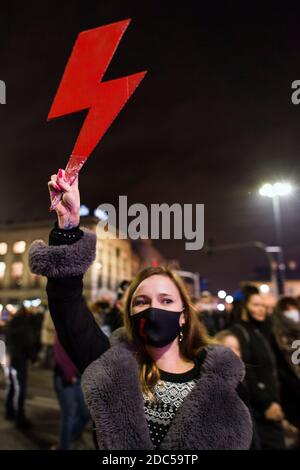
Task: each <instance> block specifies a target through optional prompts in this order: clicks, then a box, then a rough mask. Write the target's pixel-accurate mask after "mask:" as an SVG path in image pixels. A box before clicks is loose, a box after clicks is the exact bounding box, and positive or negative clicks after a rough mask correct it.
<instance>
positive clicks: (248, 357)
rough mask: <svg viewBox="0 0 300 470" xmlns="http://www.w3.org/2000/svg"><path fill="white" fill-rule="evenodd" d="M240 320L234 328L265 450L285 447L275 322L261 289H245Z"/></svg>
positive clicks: (252, 406)
mask: <svg viewBox="0 0 300 470" xmlns="http://www.w3.org/2000/svg"><path fill="white" fill-rule="evenodd" d="M242 293H243V296H244V298H243V300H241V301H240V305H239V306H240V312H239V318H240V319H239V321H238V322H237V323H236V324H235V325H233V326H232V327H231V331H232V332H233V333H234V334H235V335H236V336H237V337H238V339H239V343H240V345H241V352H242V359H243V361H244V363H245V364H246V383H247V386H248V390H249V399H250V404H251V408H252V410H253V413H254V418H255V421H256V426H257V430H258V434H259V438H260V442H261V448H262V449H284V448H285V444H284V438H283V429H282V421H283V418H284V414H283V410H282V407H281V404H280V393H279V382H278V376H277V367H276V359H275V355H274V353H273V350H272V348H271V344H270V342H271V338H272V325H271V321H270V318H269V317H267V310H266V307H265V304H264V302H263V299H262V297H261V295H260V294H259V291H258V289H257V288H256V287H254V286H245V287H244V288H243V292H242Z"/></svg>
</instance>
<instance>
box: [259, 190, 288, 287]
mask: <svg viewBox="0 0 300 470" xmlns="http://www.w3.org/2000/svg"><path fill="white" fill-rule="evenodd" d="M292 190H293V188H292V185H291V184H290V183H286V182H277V183H273V184H271V183H266V184H264V185H263V186H262V187H261V188H260V190H259V194H260V195H261V196H264V197H269V198H271V199H272V203H273V214H274V221H275V230H276V241H277V245H278V248H279V250H278V270H277V273H278V294H283V293H284V281H285V263H284V256H283V248H282V225H281V213H280V197H282V196H288V195H290V194H291V192H292Z"/></svg>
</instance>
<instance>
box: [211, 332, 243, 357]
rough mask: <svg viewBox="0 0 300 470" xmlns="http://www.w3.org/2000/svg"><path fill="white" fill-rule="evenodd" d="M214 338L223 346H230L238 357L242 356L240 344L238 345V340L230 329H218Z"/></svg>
mask: <svg viewBox="0 0 300 470" xmlns="http://www.w3.org/2000/svg"><path fill="white" fill-rule="evenodd" d="M215 340H216V341H217V342H218V343H220V344H223V346H226V347H227V348H230V349H231V351H233V352H234V353H235V354H236V355H237V356H238V357H242V354H241V346H240V343H239V340H238V338H237V337H236V336H235V335H234V334H233V333H232V331H230V330H223V331H220V332H219V333H217V334H216V335H215Z"/></svg>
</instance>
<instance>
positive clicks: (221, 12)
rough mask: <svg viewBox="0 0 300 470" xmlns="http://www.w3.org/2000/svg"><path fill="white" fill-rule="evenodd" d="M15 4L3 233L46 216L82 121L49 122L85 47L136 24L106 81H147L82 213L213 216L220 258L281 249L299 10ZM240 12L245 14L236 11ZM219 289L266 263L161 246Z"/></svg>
mask: <svg viewBox="0 0 300 470" xmlns="http://www.w3.org/2000/svg"><path fill="white" fill-rule="evenodd" d="M261 3H262V2H257V3H255V2H251V3H248V5H247V6H246V5H245V3H244V2H243V3H242V2H235V3H233V2H225V1H224V2H222V1H219V2H210V5H209V6H207V5H205V4H204V2H200V1H199V0H198V1H186V2H180V3H178V5H181V6H176V2H169V1H151V2H150V1H144V2H143V1H141V0H136V1H125V0H123V1H115V0H110V1H87V0H85V1H82V2H77V3H76V4H75V6H74V5H73V2H62V1H61V2H57V3H56V2H54V1H53V2H40V3H39V5H40V6H39V7H38V6H37V5H38V4H37V3H36V4H35V6H33V5H34V4H33V3H32V6H31V4H30V2H24V3H21V2H16V1H15V2H6V4H5V6H2V5H1V14H0V79H1V80H4V81H5V82H6V86H7V104H6V105H1V106H0V143H1V146H0V149H1V173H0V174H1V179H0V198H1V212H0V220H1V222H5V221H7V220H30V219H33V218H46V217H50V216H49V213H48V206H49V203H48V193H47V181H48V178H49V176H50V175H51V174H52V173H55V172H56V171H57V169H58V168H60V167H62V168H63V167H64V166H65V164H66V162H67V160H68V155H69V154H70V152H71V150H72V148H73V145H74V143H75V140H76V137H77V134H78V131H79V129H80V127H81V125H82V122H83V120H84V117H85V115H86V111H84V112H82V113H76V114H73V115H68V116H65V117H62V118H60V119H55V120H53V121H51V122H47V121H46V117H47V114H48V112H49V109H50V106H51V103H52V100H53V98H54V96H55V93H56V90H57V87H58V85H59V82H60V80H61V77H62V73H63V71H64V68H65V65H66V63H67V60H68V58H69V55H70V52H71V50H72V46H73V44H74V41H75V39H76V37H77V34H78V33H79V32H80V31H82V30H85V29H90V28H95V27H97V26H101V25H104V24H108V23H112V22H114V21H119V20H123V19H126V18H132V23H131V24H130V26H129V28H128V30H127V32H126V33H125V35H124V36H123V39H122V41H121V43H120V46H119V48H118V50H117V52H116V54H115V56H114V58H113V61H112V63H111V65H110V67H109V70H108V71H107V73H106V75H105V80H108V79H112V78H117V77H120V76H124V75H127V74H131V73H135V72H139V71H142V70H145V69H147V70H148V75H147V76H146V78H145V79H144V81H143V82H142V84H141V86H140V87H139V88H138V89H137V91H136V92H135V94H134V95H133V97H132V98H131V99H130V101H129V102H128V104H127V105H126V107H125V108H124V110H123V111H122V113H121V114H120V115H119V116H118V118H117V119H116V121H115V122H114V123H113V125H112V127H111V128H110V129H109V131H108V132H107V133H106V135H105V136H104V138H103V139H102V141H101V143H100V144H99V146H97V148H96V150H95V151H94V152H93V154H92V156H91V157H90V160H89V161H88V163H87V165H86V167H85V168H84V170H83V171H82V173H81V181H80V186H81V197H82V202H83V203H85V204H86V205H88V206H89V207H93V208H95V207H96V206H97V205H98V204H100V203H101V202H111V203H113V204H117V201H118V196H119V195H127V196H128V201H129V204H132V203H134V202H142V203H145V204H147V205H149V204H151V203H163V202H166V203H169V204H172V203H174V202H179V203H181V204H183V203H194V204H196V203H204V204H205V238H206V240H210V239H213V240H214V243H215V244H216V245H218V244H225V243H235V242H236V243H238V242H245V241H253V240H260V241H263V242H265V243H267V244H274V243H275V242H276V240H275V231H274V222H273V214H272V206H271V200H270V199H268V198H264V199H263V198H261V197H259V196H257V190H258V188H259V186H260V185H261V183H264V182H265V181H271V182H272V181H275V180H277V179H286V180H289V181H291V182H292V183H294V185H295V186H296V187H297V185H298V184H299V171H300V155H299V153H300V152H299V149H300V105H299V106H295V105H293V104H292V102H291V94H292V90H291V83H292V82H293V81H294V80H296V79H300V7H298V9H295V6H294V4H293V3H290V4H289V2H284V3H283V2H282V6H281V8H279V6H274V3H273V2H272V3H271V2H270V3H268V4H264V5H263V6H262V5H261ZM237 5H238V6H237ZM282 215H283V240H284V249H285V254H286V258H287V260H290V259H295V260H298V261H299V263H300V239H299V235H298V234H299V226H300V208H299V189H296V191H295V193H294V195H293V196H292V197H290V198H289V199H288V200H287V199H286V200H282ZM155 246H156V247H157V248H158V249H160V250H161V251H162V252H163V254H164V255H165V256H166V257H167V258H178V259H179V261H180V262H181V265H182V267H183V268H184V269H190V270H194V271H199V272H200V274H202V275H203V276H205V277H206V278H208V281H209V288H210V289H212V290H214V289H218V288H226V289H228V290H234V289H235V288H236V287H237V286H238V283H239V280H241V279H247V278H251V277H252V276H253V272H254V269H255V268H256V267H257V266H261V265H264V264H266V260H265V257H264V254H263V253H260V252H259V251H257V250H255V249H248V250H240V251H235V252H232V251H229V252H226V253H222V254H219V253H218V254H215V255H213V256H208V255H207V254H205V253H204V252H203V251H202V252H193V251H190V252H188V251H185V247H184V241H163V242H157V243H155Z"/></svg>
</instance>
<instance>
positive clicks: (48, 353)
mask: <svg viewBox="0 0 300 470" xmlns="http://www.w3.org/2000/svg"><path fill="white" fill-rule="evenodd" d="M54 341H55V327H54V324H53V321H52V318H51V315H50V312H49V309H48V308H47V309H46V310H45V313H44V318H43V323H42V330H41V344H42V346H41V351H40V354H39V364H40V366H41V367H42V368H44V369H53V366H54V358H53V346H54Z"/></svg>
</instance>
